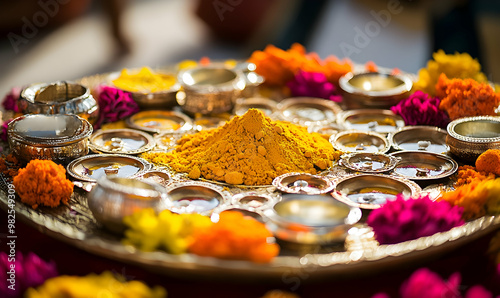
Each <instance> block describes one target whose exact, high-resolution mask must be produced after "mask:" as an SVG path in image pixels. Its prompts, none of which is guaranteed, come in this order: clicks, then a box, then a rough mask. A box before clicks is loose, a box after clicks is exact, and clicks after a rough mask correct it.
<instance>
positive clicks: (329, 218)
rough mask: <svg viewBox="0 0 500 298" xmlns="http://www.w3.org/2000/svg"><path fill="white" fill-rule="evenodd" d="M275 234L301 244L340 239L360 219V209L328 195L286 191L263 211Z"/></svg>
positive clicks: (326, 242)
mask: <svg viewBox="0 0 500 298" xmlns="http://www.w3.org/2000/svg"><path fill="white" fill-rule="evenodd" d="M264 215H266V216H267V217H268V218H269V221H268V223H267V226H268V228H269V229H270V230H271V231H272V232H273V233H274V235H275V237H276V238H279V239H282V240H285V241H289V242H294V243H300V244H320V245H321V244H329V243H333V242H342V241H344V240H345V238H346V236H347V231H348V230H349V229H350V228H351V227H352V225H354V224H355V223H357V222H358V221H359V220H360V219H361V210H360V209H358V208H353V207H350V206H348V205H346V204H344V203H341V202H339V201H336V200H334V199H332V198H331V197H330V196H328V195H299V194H288V195H284V196H283V200H282V201H281V202H278V203H276V205H274V207H273V208H272V209H267V210H265V211H264Z"/></svg>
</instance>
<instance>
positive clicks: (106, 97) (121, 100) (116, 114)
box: [94, 86, 139, 129]
mask: <svg viewBox="0 0 500 298" xmlns="http://www.w3.org/2000/svg"><path fill="white" fill-rule="evenodd" d="M98 104H99V119H98V120H97V122H96V123H95V125H94V128H95V129H98V128H99V127H101V125H102V124H104V123H108V122H116V121H118V120H122V119H124V118H126V117H128V116H130V115H133V114H135V113H137V112H139V106H138V105H137V103H136V102H135V101H134V100H133V99H132V96H131V95H130V93H128V92H125V91H122V90H119V89H117V88H113V87H108V86H102V87H101V90H100V93H99V100H98Z"/></svg>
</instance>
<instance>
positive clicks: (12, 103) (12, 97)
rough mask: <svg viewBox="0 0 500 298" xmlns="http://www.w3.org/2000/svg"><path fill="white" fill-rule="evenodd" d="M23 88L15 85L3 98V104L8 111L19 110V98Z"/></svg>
mask: <svg viewBox="0 0 500 298" xmlns="http://www.w3.org/2000/svg"><path fill="white" fill-rule="evenodd" d="M21 90H22V89H21V88H19V87H13V88H12V89H10V92H9V93H7V95H5V97H4V98H3V100H2V106H3V107H4V109H5V110H6V111H14V112H16V113H18V112H19V107H18V106H17V101H18V100H19V96H20V95H21Z"/></svg>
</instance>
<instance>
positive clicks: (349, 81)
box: [339, 72, 413, 109]
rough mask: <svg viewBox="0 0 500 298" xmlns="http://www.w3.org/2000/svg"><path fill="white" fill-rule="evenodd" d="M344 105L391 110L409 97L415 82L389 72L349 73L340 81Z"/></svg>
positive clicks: (405, 76)
mask: <svg viewBox="0 0 500 298" xmlns="http://www.w3.org/2000/svg"><path fill="white" fill-rule="evenodd" d="M339 86H340V89H341V90H342V95H343V97H344V103H345V104H346V105H347V106H348V107H349V108H351V109H353V108H390V107H391V106H393V105H395V104H397V103H398V102H399V101H401V100H402V99H404V98H406V97H408V95H409V93H410V91H411V88H412V86H413V82H412V80H411V78H410V77H409V76H407V75H404V74H400V75H395V74H391V73H389V72H362V73H352V72H349V73H347V74H345V75H343V76H342V77H341V78H340V79H339Z"/></svg>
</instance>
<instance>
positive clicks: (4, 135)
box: [0, 119, 14, 142]
mask: <svg viewBox="0 0 500 298" xmlns="http://www.w3.org/2000/svg"><path fill="white" fill-rule="evenodd" d="M12 120H14V119H9V120H6V121H4V123H3V124H2V131H0V139H1V140H2V141H4V142H7V139H8V136H7V131H8V130H9V123H10V122H11V121H12Z"/></svg>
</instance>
